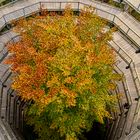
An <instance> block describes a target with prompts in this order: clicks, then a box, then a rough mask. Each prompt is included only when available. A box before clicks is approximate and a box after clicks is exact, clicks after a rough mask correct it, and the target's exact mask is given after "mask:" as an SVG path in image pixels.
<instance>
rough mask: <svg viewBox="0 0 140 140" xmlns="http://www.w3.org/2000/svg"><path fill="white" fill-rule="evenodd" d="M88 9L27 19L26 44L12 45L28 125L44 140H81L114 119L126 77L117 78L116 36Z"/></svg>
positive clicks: (20, 27) (22, 26)
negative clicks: (120, 82)
mask: <svg viewBox="0 0 140 140" xmlns="http://www.w3.org/2000/svg"><path fill="white" fill-rule="evenodd" d="M105 26H106V22H105V21H103V20H102V19H100V18H99V17H98V16H97V15H96V14H94V9H91V8H86V9H84V10H82V11H81V12H80V14H79V16H77V15H74V14H73V12H72V10H71V9H70V8H69V7H68V8H66V10H65V11H64V12H63V14H61V15H58V14H54V13H52V14H46V13H45V12H41V16H35V17H33V18H28V19H21V20H20V21H18V22H17V23H16V27H15V31H16V32H18V33H19V34H20V36H21V37H20V40H19V41H18V42H16V43H10V44H9V45H8V48H9V52H10V53H12V54H13V55H12V56H11V57H10V58H9V59H8V60H7V63H8V64H12V71H13V73H14V75H15V76H14V78H13V84H12V88H13V89H14V90H16V91H17V93H18V95H19V96H21V98H22V99H23V100H25V101H32V103H31V104H30V106H29V107H28V109H27V121H28V122H29V123H30V124H31V125H34V127H35V131H36V132H38V134H39V137H40V139H41V140H46V139H49V140H60V139H61V140H62V139H65V140H76V139H78V136H79V135H81V133H82V132H83V131H85V130H86V131H89V130H90V129H91V127H92V124H93V122H94V121H98V122H101V123H103V122H104V118H105V117H111V115H110V113H109V110H110V109H111V108H113V107H114V106H115V103H116V95H113V94H111V92H110V91H112V90H114V88H115V81H117V80H119V78H120V76H119V75H117V74H115V73H114V72H113V65H114V63H115V54H114V52H113V50H112V49H111V48H110V47H109V46H108V44H107V42H108V41H109V40H111V39H112V30H109V31H105Z"/></svg>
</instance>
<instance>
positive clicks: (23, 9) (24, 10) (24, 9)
mask: <svg viewBox="0 0 140 140" xmlns="http://www.w3.org/2000/svg"><path fill="white" fill-rule="evenodd" d="M22 10H23V16H24V18H25V8H23V9H22Z"/></svg>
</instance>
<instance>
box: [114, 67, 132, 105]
mask: <svg viewBox="0 0 140 140" xmlns="http://www.w3.org/2000/svg"><path fill="white" fill-rule="evenodd" d="M114 67H115V71H117V72H118V73H119V74H121V75H122V76H123V79H122V84H123V87H124V91H125V95H126V98H127V101H128V103H129V105H131V104H132V99H131V96H130V91H129V89H128V84H127V82H126V79H125V76H124V73H123V71H122V70H121V69H120V68H119V67H118V66H117V65H115V66H114Z"/></svg>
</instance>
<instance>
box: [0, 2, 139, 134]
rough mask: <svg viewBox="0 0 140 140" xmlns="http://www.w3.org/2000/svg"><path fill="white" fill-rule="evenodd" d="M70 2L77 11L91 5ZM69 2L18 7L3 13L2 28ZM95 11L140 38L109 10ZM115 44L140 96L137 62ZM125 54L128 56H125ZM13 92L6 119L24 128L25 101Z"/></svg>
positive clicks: (8, 97) (62, 6)
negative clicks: (14, 21)
mask: <svg viewBox="0 0 140 140" xmlns="http://www.w3.org/2000/svg"><path fill="white" fill-rule="evenodd" d="M68 3H69V4H71V7H72V9H73V10H75V11H80V10H81V9H82V8H84V6H90V4H84V3H82V2H68ZM68 3H67V2H38V3H34V4H32V5H29V6H27V7H24V8H21V9H18V10H16V11H13V12H11V13H8V14H5V15H3V16H2V17H1V18H0V28H1V29H2V28H3V27H5V26H6V25H7V24H9V23H11V21H12V20H18V19H19V18H21V17H28V16H30V15H32V14H33V13H38V12H39V11H40V10H41V9H42V8H43V9H48V11H63V10H64V9H65V6H66V5H67V4H68ZM95 13H97V14H98V15H100V16H101V17H102V18H105V19H107V20H109V21H110V22H112V23H113V24H115V25H116V26H117V27H118V28H119V29H120V30H121V31H122V32H124V34H125V35H127V36H129V32H133V34H134V35H135V36H137V37H138V39H140V36H139V35H138V34H137V33H136V32H135V31H133V30H132V29H131V28H130V27H129V26H128V25H127V24H125V23H124V22H123V21H122V20H121V19H120V18H119V17H117V16H116V15H114V14H112V13H109V12H107V11H104V10H102V9H98V8H96V9H95ZM120 23H121V24H123V28H122V27H121V26H120V25H119V24H120ZM130 38H131V37H130ZM131 40H132V41H133V42H134V43H135V44H137V42H136V41H135V40H133V38H131ZM114 43H115V42H114ZM5 45H6V44H5ZM115 45H116V46H117V47H118V49H117V50H116V52H117V53H118V54H120V55H121V57H122V58H123V59H124V60H125V61H126V63H127V64H128V68H130V70H131V73H132V75H133V79H134V83H135V85H136V89H137V93H138V96H140V89H139V87H140V80H139V77H138V72H137V70H136V68H135V64H134V62H133V60H132V58H130V56H128V54H127V53H126V52H125V51H124V50H122V49H121V47H120V46H119V45H118V44H116V43H115ZM139 45H140V44H137V46H139ZM122 53H123V54H122ZM124 54H125V56H126V57H123V56H124ZM124 87H125V89H126V97H127V100H128V102H129V103H130V104H132V101H131V97H130V93H129V90H128V87H127V84H126V82H124ZM13 93H14V92H13V91H12V90H11V89H9V90H8V95H7V99H6V112H5V113H6V114H5V116H6V118H5V119H6V121H7V122H8V123H9V124H11V125H13V126H14V127H15V128H19V129H22V127H23V122H22V118H24V115H23V114H24V113H23V108H24V104H25V103H24V102H21V101H20V98H19V97H18V96H16V94H15V93H14V94H13ZM11 104H14V107H12V106H11ZM139 107H140V102H139V101H138V103H137V108H136V113H135V117H134V120H135V119H137V115H138V113H139ZM11 111H13V113H12V114H16V115H17V117H15V116H14V117H13V116H10V114H11V113H10V112H11ZM19 122H22V123H19ZM130 131H131V129H130V130H129V133H130Z"/></svg>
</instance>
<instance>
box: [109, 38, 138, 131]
mask: <svg viewBox="0 0 140 140" xmlns="http://www.w3.org/2000/svg"><path fill="white" fill-rule="evenodd" d="M112 42H114V41H113V40H112ZM114 43H115V42H114ZM115 44H116V45H117V46H118V47H119V50H115V48H114V50H115V51H116V52H117V53H118V54H120V50H121V51H123V53H125V54H126V55H127V56H128V54H127V53H126V52H125V51H124V50H123V49H122V48H121V47H120V46H119V45H118V44H117V43H115ZM109 45H111V43H109ZM111 46H112V45H111ZM120 56H121V57H122V58H123V59H124V60H125V61H126V62H127V63H128V65H129V68H130V70H131V73H132V76H133V80H134V84H135V87H136V91H137V95H138V97H140V89H139V87H140V79H139V77H138V73H137V70H136V67H135V64H134V62H133V60H132V58H131V57H130V56H128V57H129V58H130V60H131V61H130V62H128V60H126V59H125V58H124V57H123V56H122V55H120ZM131 65H132V67H133V70H132V67H131ZM134 72H135V75H134ZM136 80H138V83H137V82H136ZM138 84H139V85H138ZM139 107H140V101H138V103H137V107H136V108H135V114H134V120H136V117H137V114H138V113H139V112H140V110H139ZM133 122H134V121H133ZM131 129H132V124H131V128H130V131H129V133H130V132H131Z"/></svg>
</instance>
